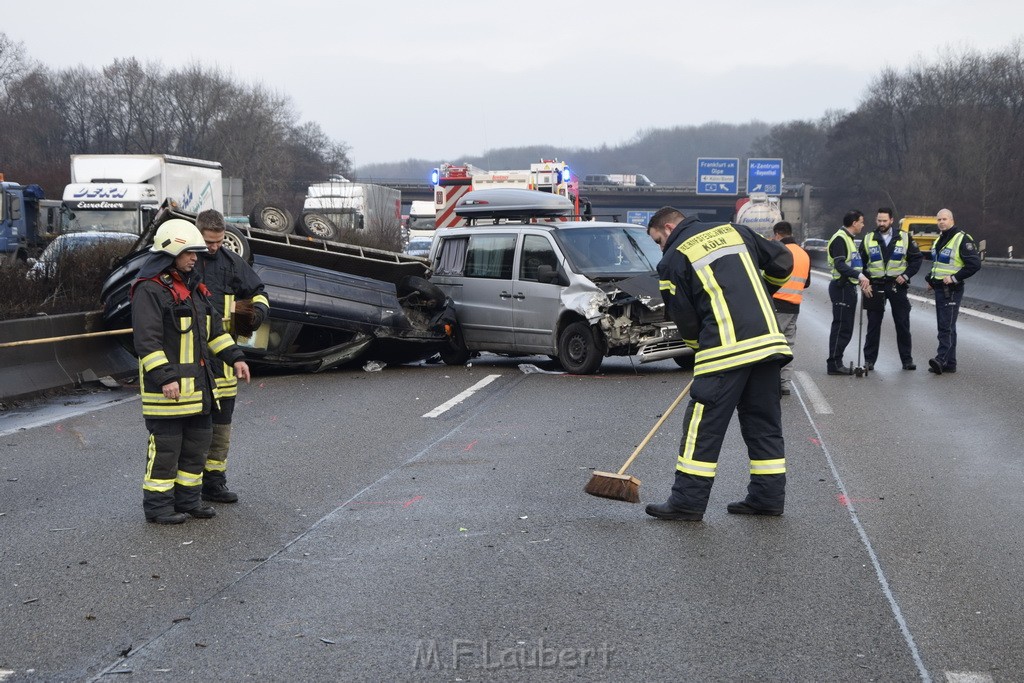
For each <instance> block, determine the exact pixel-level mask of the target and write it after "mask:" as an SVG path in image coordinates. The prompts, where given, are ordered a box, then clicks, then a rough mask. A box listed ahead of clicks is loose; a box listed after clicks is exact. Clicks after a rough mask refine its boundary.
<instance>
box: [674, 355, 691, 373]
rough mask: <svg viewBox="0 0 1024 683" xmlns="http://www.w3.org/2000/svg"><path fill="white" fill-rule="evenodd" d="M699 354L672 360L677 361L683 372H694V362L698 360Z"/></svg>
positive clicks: (675, 357) (676, 357)
mask: <svg viewBox="0 0 1024 683" xmlns="http://www.w3.org/2000/svg"><path fill="white" fill-rule="evenodd" d="M696 358H697V354H695V353H687V354H685V355H682V356H673V357H672V360H674V361H675V363H676V365H678V366H679V368H680V369H682V370H693V361H694V360H696Z"/></svg>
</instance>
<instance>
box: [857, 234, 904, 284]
mask: <svg viewBox="0 0 1024 683" xmlns="http://www.w3.org/2000/svg"><path fill="white" fill-rule="evenodd" d="M891 229H892V228H890V230H891ZM892 239H894V240H897V242H896V246H895V247H893V250H892V256H890V257H889V260H888V261H886V260H885V244H884V243H883V242H880V241H879V240H878V234H877V233H875V232H871V233H868V235H867V237H865V238H864V244H863V249H864V251H865V253H867V255H868V262H867V265H866V267H865V270H866V271H867V276H868V277H869V278H871V279H879V278H886V277H890V278H894V277H896V276H898V275H902V274H903V273H905V272H906V270H907V252H908V250H909V249H910V235H908V234H907V233H905V232H903V231H902V230H900V231H899V236H896V235H893V238H892Z"/></svg>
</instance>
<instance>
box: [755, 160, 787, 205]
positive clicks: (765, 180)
mask: <svg viewBox="0 0 1024 683" xmlns="http://www.w3.org/2000/svg"><path fill="white" fill-rule="evenodd" d="M754 192H764V193H765V194H767V195H774V196H776V197H778V196H779V195H781V194H782V159H747V194H748V195H749V194H752V193H754Z"/></svg>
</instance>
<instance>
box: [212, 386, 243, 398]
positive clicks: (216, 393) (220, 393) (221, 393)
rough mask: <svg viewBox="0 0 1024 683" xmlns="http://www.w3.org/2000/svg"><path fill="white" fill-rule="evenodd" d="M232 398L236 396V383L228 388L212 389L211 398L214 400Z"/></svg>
mask: <svg viewBox="0 0 1024 683" xmlns="http://www.w3.org/2000/svg"><path fill="white" fill-rule="evenodd" d="M234 396H238V384H237V383H235V384H232V385H231V386H229V387H214V388H213V397H214V398H216V399H221V398H232V397H234Z"/></svg>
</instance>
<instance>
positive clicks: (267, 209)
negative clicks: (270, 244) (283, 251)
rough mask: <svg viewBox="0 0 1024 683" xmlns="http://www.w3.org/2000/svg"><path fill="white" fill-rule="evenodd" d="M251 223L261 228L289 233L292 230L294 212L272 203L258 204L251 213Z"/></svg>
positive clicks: (281, 233) (282, 233) (279, 232)
mask: <svg viewBox="0 0 1024 683" xmlns="http://www.w3.org/2000/svg"><path fill="white" fill-rule="evenodd" d="M249 223H250V224H251V225H252V226H253V227H254V228H258V229H260V230H266V231H268V232H276V233H278V234H280V235H287V234H288V233H290V232H291V231H292V214H291V212H289V211H288V209H282V208H281V207H278V206H273V205H271V204H257V205H256V206H254V207H253V210H252V213H250V214H249Z"/></svg>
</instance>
